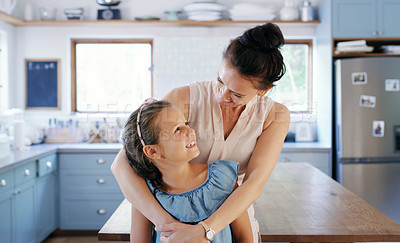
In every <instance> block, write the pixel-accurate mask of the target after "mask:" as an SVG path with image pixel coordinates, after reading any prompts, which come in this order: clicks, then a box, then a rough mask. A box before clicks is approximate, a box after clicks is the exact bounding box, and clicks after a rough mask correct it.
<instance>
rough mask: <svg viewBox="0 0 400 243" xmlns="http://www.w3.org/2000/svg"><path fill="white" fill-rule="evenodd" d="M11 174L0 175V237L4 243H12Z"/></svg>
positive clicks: (11, 172) (8, 172) (12, 188)
mask: <svg viewBox="0 0 400 243" xmlns="http://www.w3.org/2000/svg"><path fill="white" fill-rule="evenodd" d="M13 172H14V171H12V170H11V171H7V172H4V173H0V219H1V220H0V235H1V240H2V241H4V242H12V199H13V190H14V173H13Z"/></svg>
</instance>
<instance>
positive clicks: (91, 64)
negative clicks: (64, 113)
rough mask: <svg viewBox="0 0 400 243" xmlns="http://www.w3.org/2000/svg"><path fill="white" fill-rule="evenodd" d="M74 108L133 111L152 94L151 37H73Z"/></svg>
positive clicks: (115, 111)
mask: <svg viewBox="0 0 400 243" xmlns="http://www.w3.org/2000/svg"><path fill="white" fill-rule="evenodd" d="M71 53H72V58H71V62H72V85H71V86H72V87H71V90H72V104H71V105H72V111H74V112H88V113H93V112H98V113H130V112H131V111H133V110H135V109H136V108H137V107H138V106H139V105H140V104H141V103H142V102H143V100H144V99H146V98H148V97H151V96H152V84H153V72H152V66H153V41H152V40H151V39H72V40H71Z"/></svg>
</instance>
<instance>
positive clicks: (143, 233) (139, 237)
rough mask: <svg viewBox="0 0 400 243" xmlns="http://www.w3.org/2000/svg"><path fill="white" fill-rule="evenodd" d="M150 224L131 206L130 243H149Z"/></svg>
mask: <svg viewBox="0 0 400 243" xmlns="http://www.w3.org/2000/svg"><path fill="white" fill-rule="evenodd" d="M151 227H152V224H151V222H150V221H149V220H148V219H147V218H146V217H145V216H143V214H141V213H140V212H139V210H137V209H136V208H135V207H133V206H132V217H131V234H130V239H131V240H130V242H131V243H137V242H143V243H151V240H152V239H151V238H152V237H151Z"/></svg>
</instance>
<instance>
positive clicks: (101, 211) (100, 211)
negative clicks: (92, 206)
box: [97, 209, 107, 215]
mask: <svg viewBox="0 0 400 243" xmlns="http://www.w3.org/2000/svg"><path fill="white" fill-rule="evenodd" d="M97 213H98V214H100V215H104V214H106V213H107V211H106V210H105V209H99V210H97Z"/></svg>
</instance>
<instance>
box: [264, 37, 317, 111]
mask: <svg viewBox="0 0 400 243" xmlns="http://www.w3.org/2000/svg"><path fill="white" fill-rule="evenodd" d="M285 43H286V44H285V45H284V46H283V47H282V49H281V51H282V54H283V58H284V61H285V65H286V73H285V75H284V76H283V77H282V79H281V80H280V81H278V82H276V86H275V87H274V88H272V89H271V90H270V91H269V92H268V94H267V95H269V96H270V97H271V98H272V99H274V100H276V101H278V102H280V103H282V104H285V105H286V106H287V107H288V109H289V110H290V112H292V113H313V112H314V110H315V109H314V108H313V107H312V105H313V97H312V92H313V85H312V40H285Z"/></svg>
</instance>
